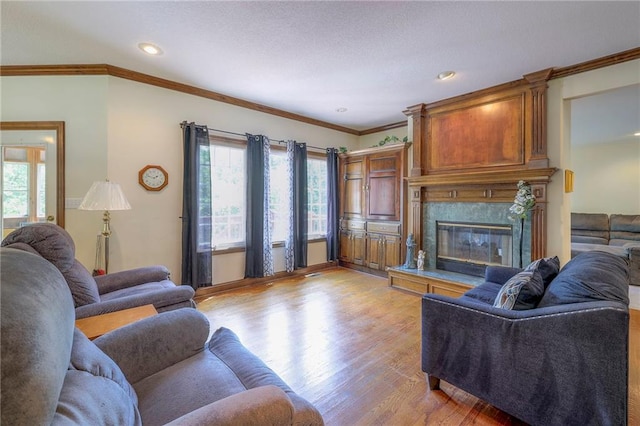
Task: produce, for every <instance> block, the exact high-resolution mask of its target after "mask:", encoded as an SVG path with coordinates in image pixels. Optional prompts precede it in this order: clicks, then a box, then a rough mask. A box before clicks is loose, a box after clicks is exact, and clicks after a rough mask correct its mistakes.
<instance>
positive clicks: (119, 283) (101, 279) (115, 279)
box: [94, 265, 169, 294]
mask: <svg viewBox="0 0 640 426" xmlns="http://www.w3.org/2000/svg"><path fill="white" fill-rule="evenodd" d="M94 278H95V280H96V284H97V285H98V293H100V294H105V293H111V292H112V291H116V290H120V289H123V288H127V287H133V286H136V285H140V284H144V283H150V282H157V281H164V280H169V270H168V269H167V268H166V267H164V266H161V265H155V266H145V267H142V268H135V269H129V270H127V271H120V272H114V273H111V274H107V275H98V276H96V277H94Z"/></svg>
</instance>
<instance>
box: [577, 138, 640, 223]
mask: <svg viewBox="0 0 640 426" xmlns="http://www.w3.org/2000/svg"><path fill="white" fill-rule="evenodd" d="M636 139H637V140H635V141H620V142H608V143H604V144H594V145H577V146H576V145H572V147H571V164H572V167H573V171H574V172H575V185H574V192H573V193H572V194H571V205H572V209H573V211H574V212H580V213H607V214H638V213H640V138H636Z"/></svg>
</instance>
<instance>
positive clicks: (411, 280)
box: [387, 266, 484, 297]
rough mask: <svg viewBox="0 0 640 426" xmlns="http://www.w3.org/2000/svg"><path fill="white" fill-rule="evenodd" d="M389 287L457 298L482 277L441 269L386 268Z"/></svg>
mask: <svg viewBox="0 0 640 426" xmlns="http://www.w3.org/2000/svg"><path fill="white" fill-rule="evenodd" d="M387 273H388V279H389V286H390V287H393V288H398V289H401V290H407V291H410V292H412V293H417V294H425V293H435V294H443V295H446V296H452V297H459V296H461V295H462V294H463V293H464V292H466V291H467V290H470V289H472V288H473V287H475V286H477V285H480V284H482V283H483V282H484V278H483V277H475V276H472V275H465V274H461V273H458V272H450V271H444V270H442V269H435V268H426V269H425V270H424V271H420V270H418V269H409V268H405V267H404V266H395V267H392V268H387Z"/></svg>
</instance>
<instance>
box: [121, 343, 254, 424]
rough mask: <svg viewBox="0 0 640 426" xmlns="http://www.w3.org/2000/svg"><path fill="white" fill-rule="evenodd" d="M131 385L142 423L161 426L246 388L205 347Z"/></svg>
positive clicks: (227, 367)
mask: <svg viewBox="0 0 640 426" xmlns="http://www.w3.org/2000/svg"><path fill="white" fill-rule="evenodd" d="M150 356H151V354H150ZM133 386H134V388H135V390H136V393H137V395H138V409H139V410H140V415H141V417H142V421H143V423H144V424H145V425H163V424H165V423H168V422H170V421H171V420H174V419H176V418H178V417H180V416H182V415H184V414H187V413H189V412H191V411H194V410H196V409H198V408H200V407H204V406H205V405H207V404H210V403H212V402H215V401H218V400H220V399H222V398H226V397H228V396H230V395H234V394H236V393H239V392H242V391H245V390H247V387H246V386H245V385H244V384H243V383H242V382H241V381H240V379H239V378H238V376H237V375H236V374H235V372H234V371H232V370H231V369H230V368H229V366H227V365H226V364H225V363H224V362H222V361H221V360H220V359H219V358H218V357H216V356H215V355H213V354H212V353H211V352H210V351H208V350H204V351H202V352H200V353H198V354H197V355H194V356H192V357H189V358H187V359H186V360H184V361H182V362H179V363H177V364H174V365H172V366H171V367H169V368H165V369H164V370H161V371H160V372H158V373H156V374H153V375H151V376H149V377H147V378H144V379H142V380H141V381H139V382H137V383H134V384H133ZM194 390H195V391H194Z"/></svg>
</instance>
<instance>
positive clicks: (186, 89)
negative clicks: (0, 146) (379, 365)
mask: <svg viewBox="0 0 640 426" xmlns="http://www.w3.org/2000/svg"><path fill="white" fill-rule="evenodd" d="M0 75H2V76H34V75H110V76H113V77H119V78H124V79H126V80H131V81H136V82H138V83H144V84H149V85H151V86H156V87H162V88H164V89H169V90H174V91H177V92H182V93H187V94H189V95H194V96H199V97H201V98H206V99H211V100H213V101H217V102H224V103H227V104H231V105H235V106H239V107H241V108H247V109H250V110H254V111H259V112H263V113H266V114H271V115H275V116H278V117H283V118H288V119H290V120H295V121H300V122H303V123H307V124H311V125H314V126H318V127H325V128H327V129H331V130H337V131H339V132H343V133H349V134H352V135H356V136H360V132H359V131H358V130H355V129H350V128H348V127H344V126H339V125H337V124H333V123H328V122H326V121H322V120H316V119H314V118H310V117H305V116H303V115H300V114H295V113H292V112H288V111H284V110H281V109H278V108H273V107H269V106H266V105H261V104H258V103H255V102H250V101H245V100H243V99H240V98H235V97H233V96H227V95H223V94H222V93H218V92H214V91H211V90H206V89H201V88H199V87H195V86H191V85H188V84H184V83H178V82H176V81H172V80H167V79H164V78H160V77H154V76H152V75H149V74H143V73H141V72H137V71H132V70H128V69H125V68H120V67H116V66H113V65H107V64H96V65H91V64H83V65H3V66H1V67H0Z"/></svg>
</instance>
